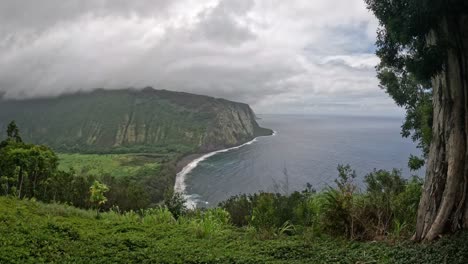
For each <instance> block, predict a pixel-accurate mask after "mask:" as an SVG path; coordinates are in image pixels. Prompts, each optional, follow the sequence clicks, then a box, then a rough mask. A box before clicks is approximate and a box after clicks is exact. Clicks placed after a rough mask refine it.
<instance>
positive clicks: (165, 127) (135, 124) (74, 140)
mask: <svg viewBox="0 0 468 264" xmlns="http://www.w3.org/2000/svg"><path fill="white" fill-rule="evenodd" d="M11 120H15V121H16V122H17V124H18V126H19V127H20V128H21V131H22V135H23V138H24V140H25V141H28V142H33V143H37V144H45V145H48V146H51V147H53V148H54V149H56V150H58V151H62V152H91V153H129V152H133V153H134V152H161V150H163V149H164V150H165V151H175V152H181V153H187V152H206V151H211V150H217V149H221V148H225V147H229V146H234V145H238V144H240V143H243V142H246V141H249V140H251V139H253V138H254V137H256V136H259V135H268V134H271V131H270V130H268V129H263V128H261V127H259V125H258V124H257V122H256V121H255V114H254V112H253V111H252V109H251V108H250V107H249V106H248V105H247V104H243V103H237V102H232V101H228V100H224V99H217V98H213V97H208V96H201V95H195V94H189V93H183V92H170V91H166V90H155V89H153V88H149V87H147V88H145V89H143V90H135V89H126V90H95V91H92V92H81V93H73V94H67V95H61V96H58V97H50V98H49V97H48V98H37V99H27V100H6V99H3V100H2V101H0V130H1V131H6V130H5V128H6V126H7V124H8V123H9V122H10V121H11ZM2 133H4V132H2ZM1 136H2V137H4V136H5V135H3V134H2V135H1Z"/></svg>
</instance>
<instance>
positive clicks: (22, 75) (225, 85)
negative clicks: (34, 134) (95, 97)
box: [0, 0, 399, 113]
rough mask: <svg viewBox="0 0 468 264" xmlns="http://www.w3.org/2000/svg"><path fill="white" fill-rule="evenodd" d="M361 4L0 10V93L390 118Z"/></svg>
mask: <svg viewBox="0 0 468 264" xmlns="http://www.w3.org/2000/svg"><path fill="white" fill-rule="evenodd" d="M376 28H377V22H376V20H375V19H374V18H373V17H372V15H371V14H370V13H369V12H368V11H367V10H366V8H365V4H364V3H363V1H362V0H317V1H310V0H291V1H281V0H236V1H233V0H178V1H169V0H158V1H152V0H142V1H125V0H112V1H111V0H69V1H61V0H43V1H34V0H17V1H2V2H0V33H1V34H0V36H1V37H0V69H1V70H0V91H2V92H3V93H5V96H6V97H17V98H18V97H19V98H23V97H36V96H49V95H58V94H62V93H69V92H75V91H80V90H91V89H95V88H105V89H119V88H126V87H145V86H153V87H155V88H161V89H169V90H177V91H187V92H193V93H199V94H206V95H211V96H216V97H223V98H227V99H231V100H236V101H243V102H247V103H249V104H251V105H252V106H253V108H254V109H255V110H256V111H257V112H263V113H273V112H294V113H315V112H327V111H331V110H333V111H337V112H340V111H341V112H348V111H357V112H359V111H362V112H365V111H369V109H371V111H377V112H379V111H380V112H385V113H387V112H399V111H398V110H397V108H396V107H394V105H393V103H391V101H390V99H388V97H387V96H386V95H385V94H384V93H383V91H381V90H379V89H378V82H377V80H376V78H375V70H374V67H375V65H376V64H377V63H378V59H377V58H376V57H375V55H373V50H374V46H373V43H374V40H375V31H376Z"/></svg>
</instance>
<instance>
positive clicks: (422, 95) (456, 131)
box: [365, 0, 468, 241]
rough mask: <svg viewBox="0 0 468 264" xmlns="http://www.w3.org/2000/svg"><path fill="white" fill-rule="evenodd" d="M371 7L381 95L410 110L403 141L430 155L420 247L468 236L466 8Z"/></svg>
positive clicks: (433, 0) (417, 2)
mask: <svg viewBox="0 0 468 264" xmlns="http://www.w3.org/2000/svg"><path fill="white" fill-rule="evenodd" d="M365 1H366V3H367V5H368V8H369V9H370V10H372V11H373V12H374V14H375V15H376V17H377V18H378V19H379V21H380V27H379V30H378V38H377V48H378V49H377V55H378V56H379V57H380V59H381V63H380V64H379V66H378V67H377V70H378V77H379V79H380V84H381V87H382V88H384V89H385V90H386V91H387V93H388V94H389V95H390V96H391V97H393V99H394V100H395V102H396V103H397V104H398V105H400V106H402V107H405V108H406V112H407V117H406V122H405V124H404V125H403V136H410V134H412V137H413V139H414V140H417V141H418V142H419V144H420V147H421V148H422V149H423V150H424V153H425V157H424V158H425V161H426V177H425V183H424V189H423V194H422V197H421V201H420V204H419V209H418V214H417V224H416V233H415V236H414V239H415V240H418V241H420V240H433V239H435V238H437V237H439V236H440V235H441V234H443V233H445V232H447V231H456V230H459V229H462V228H468V201H467V200H468V195H467V188H468V146H467V144H468V138H467V135H468V79H467V76H468V1H466V0H365ZM422 164H423V163H422V162H421V161H418V160H417V159H415V157H413V158H412V160H410V165H415V167H417V166H416V165H422Z"/></svg>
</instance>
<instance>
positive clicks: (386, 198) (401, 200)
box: [219, 165, 422, 240]
mask: <svg viewBox="0 0 468 264" xmlns="http://www.w3.org/2000/svg"><path fill="white" fill-rule="evenodd" d="M356 177H357V175H356V173H355V171H354V170H352V169H351V167H350V166H349V165H346V166H342V165H340V166H338V179H337V180H336V185H337V187H336V188H332V187H330V188H328V189H327V190H325V191H322V192H320V193H316V192H315V191H313V190H312V188H311V186H308V188H307V189H306V190H305V191H303V192H294V193H292V194H291V195H281V194H272V193H260V194H253V195H238V196H234V197H231V198H230V199H228V200H226V201H225V202H223V203H220V205H219V206H220V207H221V208H224V209H225V210H226V211H228V212H229V214H230V216H231V221H232V223H233V224H234V225H236V226H247V225H249V226H250V227H252V228H254V229H255V230H257V233H256V237H260V238H263V239H271V238H273V237H275V236H276V235H280V234H291V233H295V232H297V233H302V234H305V233H309V234H314V235H315V236H321V235H324V234H327V235H331V236H334V237H345V238H348V239H354V240H371V239H385V238H389V237H391V238H404V237H408V236H409V235H411V232H412V231H413V226H414V222H415V219H416V210H417V206H418V202H419V199H420V197H421V186H422V180H421V179H419V178H416V177H414V178H412V179H411V180H410V181H407V180H405V179H404V178H403V177H402V175H401V172H400V171H398V170H393V171H385V170H374V171H373V172H371V173H369V174H368V175H366V176H365V181H364V182H365V184H366V190H365V191H364V192H359V191H358V189H357V186H356V185H355V184H354V179H355V178H356Z"/></svg>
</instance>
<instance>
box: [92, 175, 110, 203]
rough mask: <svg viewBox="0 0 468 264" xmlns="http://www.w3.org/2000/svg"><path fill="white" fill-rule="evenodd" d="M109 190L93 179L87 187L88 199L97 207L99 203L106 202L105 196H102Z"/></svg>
mask: <svg viewBox="0 0 468 264" xmlns="http://www.w3.org/2000/svg"><path fill="white" fill-rule="evenodd" d="M108 191H109V187H107V185H105V184H102V183H100V182H99V181H94V183H93V185H91V187H89V193H90V197H89V201H90V202H91V203H94V204H95V206H96V208H99V207H100V206H101V205H103V204H105V203H106V202H107V198H106V197H105V196H104V194H105V193H106V192H108Z"/></svg>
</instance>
